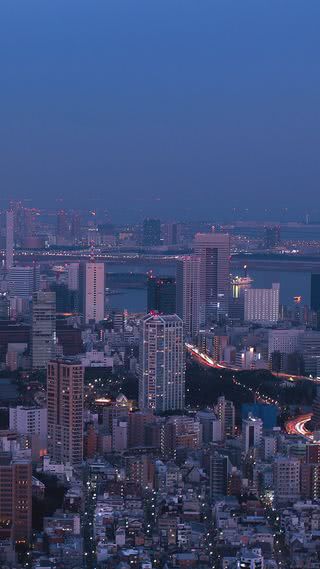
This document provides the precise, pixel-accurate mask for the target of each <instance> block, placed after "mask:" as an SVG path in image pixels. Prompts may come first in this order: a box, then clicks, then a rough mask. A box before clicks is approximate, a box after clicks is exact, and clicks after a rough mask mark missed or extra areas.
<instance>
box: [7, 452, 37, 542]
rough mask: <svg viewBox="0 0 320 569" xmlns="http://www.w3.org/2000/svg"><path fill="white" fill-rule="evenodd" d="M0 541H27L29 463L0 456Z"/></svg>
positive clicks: (30, 512)
mask: <svg viewBox="0 0 320 569" xmlns="http://www.w3.org/2000/svg"><path fill="white" fill-rule="evenodd" d="M0 522H1V539H2V540H4V539H8V540H12V541H13V542H16V541H19V540H25V541H26V542H29V540H30V538H31V529H32V525H31V524H32V465H31V461H29V460H27V459H22V458H19V457H15V456H13V455H12V454H11V453H10V452H2V453H0Z"/></svg>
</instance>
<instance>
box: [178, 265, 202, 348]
mask: <svg viewBox="0 0 320 569" xmlns="http://www.w3.org/2000/svg"><path fill="white" fill-rule="evenodd" d="M177 314H178V315H179V316H180V318H182V320H183V323H184V326H185V333H186V336H187V337H188V338H196V337H197V335H198V333H199V325H200V258H199V257H197V256H196V255H186V256H185V257H184V258H183V259H182V260H181V261H178V265H177Z"/></svg>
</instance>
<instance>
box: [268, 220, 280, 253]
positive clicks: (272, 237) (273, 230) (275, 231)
mask: <svg viewBox="0 0 320 569" xmlns="http://www.w3.org/2000/svg"><path fill="white" fill-rule="evenodd" d="M280 241H281V238H280V226H279V225H274V226H270V225H269V226H266V227H265V228H264V246H265V248H266V249H272V248H273V247H276V246H277V245H279V243H280Z"/></svg>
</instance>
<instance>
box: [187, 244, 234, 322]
mask: <svg viewBox="0 0 320 569" xmlns="http://www.w3.org/2000/svg"><path fill="white" fill-rule="evenodd" d="M194 251H195V253H196V254H197V255H198V256H199V257H200V324H201V326H203V327H206V326H210V325H212V324H213V323H214V322H217V321H218V320H221V319H222V320H223V319H224V318H225V317H226V316H227V314H228V301H229V288H230V286H229V280H230V267H229V265H230V237H229V235H226V234H223V233H197V234H196V236H195V239H194Z"/></svg>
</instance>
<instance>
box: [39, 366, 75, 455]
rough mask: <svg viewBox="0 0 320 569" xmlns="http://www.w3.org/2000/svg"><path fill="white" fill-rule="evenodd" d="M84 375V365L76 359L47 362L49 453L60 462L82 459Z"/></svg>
mask: <svg viewBox="0 0 320 569" xmlns="http://www.w3.org/2000/svg"><path fill="white" fill-rule="evenodd" d="M83 378H84V369H83V367H82V365H81V364H80V363H79V362H78V361H75V360H67V359H61V360H52V361H50V362H49V363H48V369H47V402H48V453H49V455H50V457H51V458H52V459H53V460H54V461H57V462H59V463H60V462H61V463H67V462H68V463H70V464H80V463H81V462H82V458H83Z"/></svg>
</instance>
